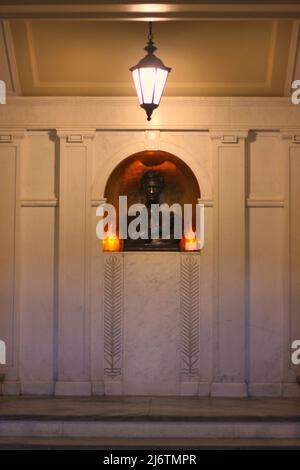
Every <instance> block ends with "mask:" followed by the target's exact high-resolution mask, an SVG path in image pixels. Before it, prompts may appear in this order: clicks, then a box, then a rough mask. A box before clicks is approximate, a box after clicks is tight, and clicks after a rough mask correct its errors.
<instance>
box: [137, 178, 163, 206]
mask: <svg viewBox="0 0 300 470" xmlns="http://www.w3.org/2000/svg"><path fill="white" fill-rule="evenodd" d="M163 188H164V177H163V175H162V174H161V173H160V172H159V171H153V170H150V171H146V173H144V174H143V177H142V181H141V189H142V192H143V194H144V195H145V196H146V199H147V204H158V203H159V196H160V194H161V192H162V190H163Z"/></svg>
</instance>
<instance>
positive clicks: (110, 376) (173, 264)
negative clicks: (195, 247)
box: [104, 252, 200, 395]
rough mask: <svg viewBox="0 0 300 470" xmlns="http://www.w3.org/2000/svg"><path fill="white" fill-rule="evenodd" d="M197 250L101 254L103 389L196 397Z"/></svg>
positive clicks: (124, 392) (198, 291)
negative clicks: (102, 281)
mask: <svg viewBox="0 0 300 470" xmlns="http://www.w3.org/2000/svg"><path fill="white" fill-rule="evenodd" d="M199 293H200V254H199V253H179V252H177V253H171V252H151V253H149V252H148V253H147V252H124V253H105V254H104V360H105V370H104V377H105V380H104V382H105V393H106V394H120V393H123V394H125V395H180V394H183V395H197V394H198V382H199V317H200V301H199Z"/></svg>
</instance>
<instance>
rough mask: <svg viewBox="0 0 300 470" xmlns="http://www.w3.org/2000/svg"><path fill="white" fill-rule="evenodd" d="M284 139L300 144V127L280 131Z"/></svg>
mask: <svg viewBox="0 0 300 470" xmlns="http://www.w3.org/2000/svg"><path fill="white" fill-rule="evenodd" d="M280 134H281V137H282V139H285V140H291V141H292V142H293V143H294V144H300V129H285V130H281V132H280Z"/></svg>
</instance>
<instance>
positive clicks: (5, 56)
mask: <svg viewBox="0 0 300 470" xmlns="http://www.w3.org/2000/svg"><path fill="white" fill-rule="evenodd" d="M0 70H1V76H0V79H1V80H4V81H5V84H6V91H7V94H8V95H20V94H21V93H20V81H19V75H18V67H17V61H16V56H15V50H14V45H13V40H12V35H11V31H10V26H9V22H8V21H0Z"/></svg>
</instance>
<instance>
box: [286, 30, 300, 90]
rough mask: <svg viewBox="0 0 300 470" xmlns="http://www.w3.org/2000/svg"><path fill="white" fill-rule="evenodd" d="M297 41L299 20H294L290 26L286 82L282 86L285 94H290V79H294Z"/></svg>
mask: <svg viewBox="0 0 300 470" xmlns="http://www.w3.org/2000/svg"><path fill="white" fill-rule="evenodd" d="M299 42H300V21H294V22H293V27H292V34H291V43H290V51H289V58H288V66H287V73H286V82H285V87H284V95H285V96H290V95H291V84H292V81H293V80H295V79H296V77H295V72H296V65H297V54H298V55H299V52H300V50H299V49H300V48H299ZM298 78H300V77H298Z"/></svg>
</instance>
